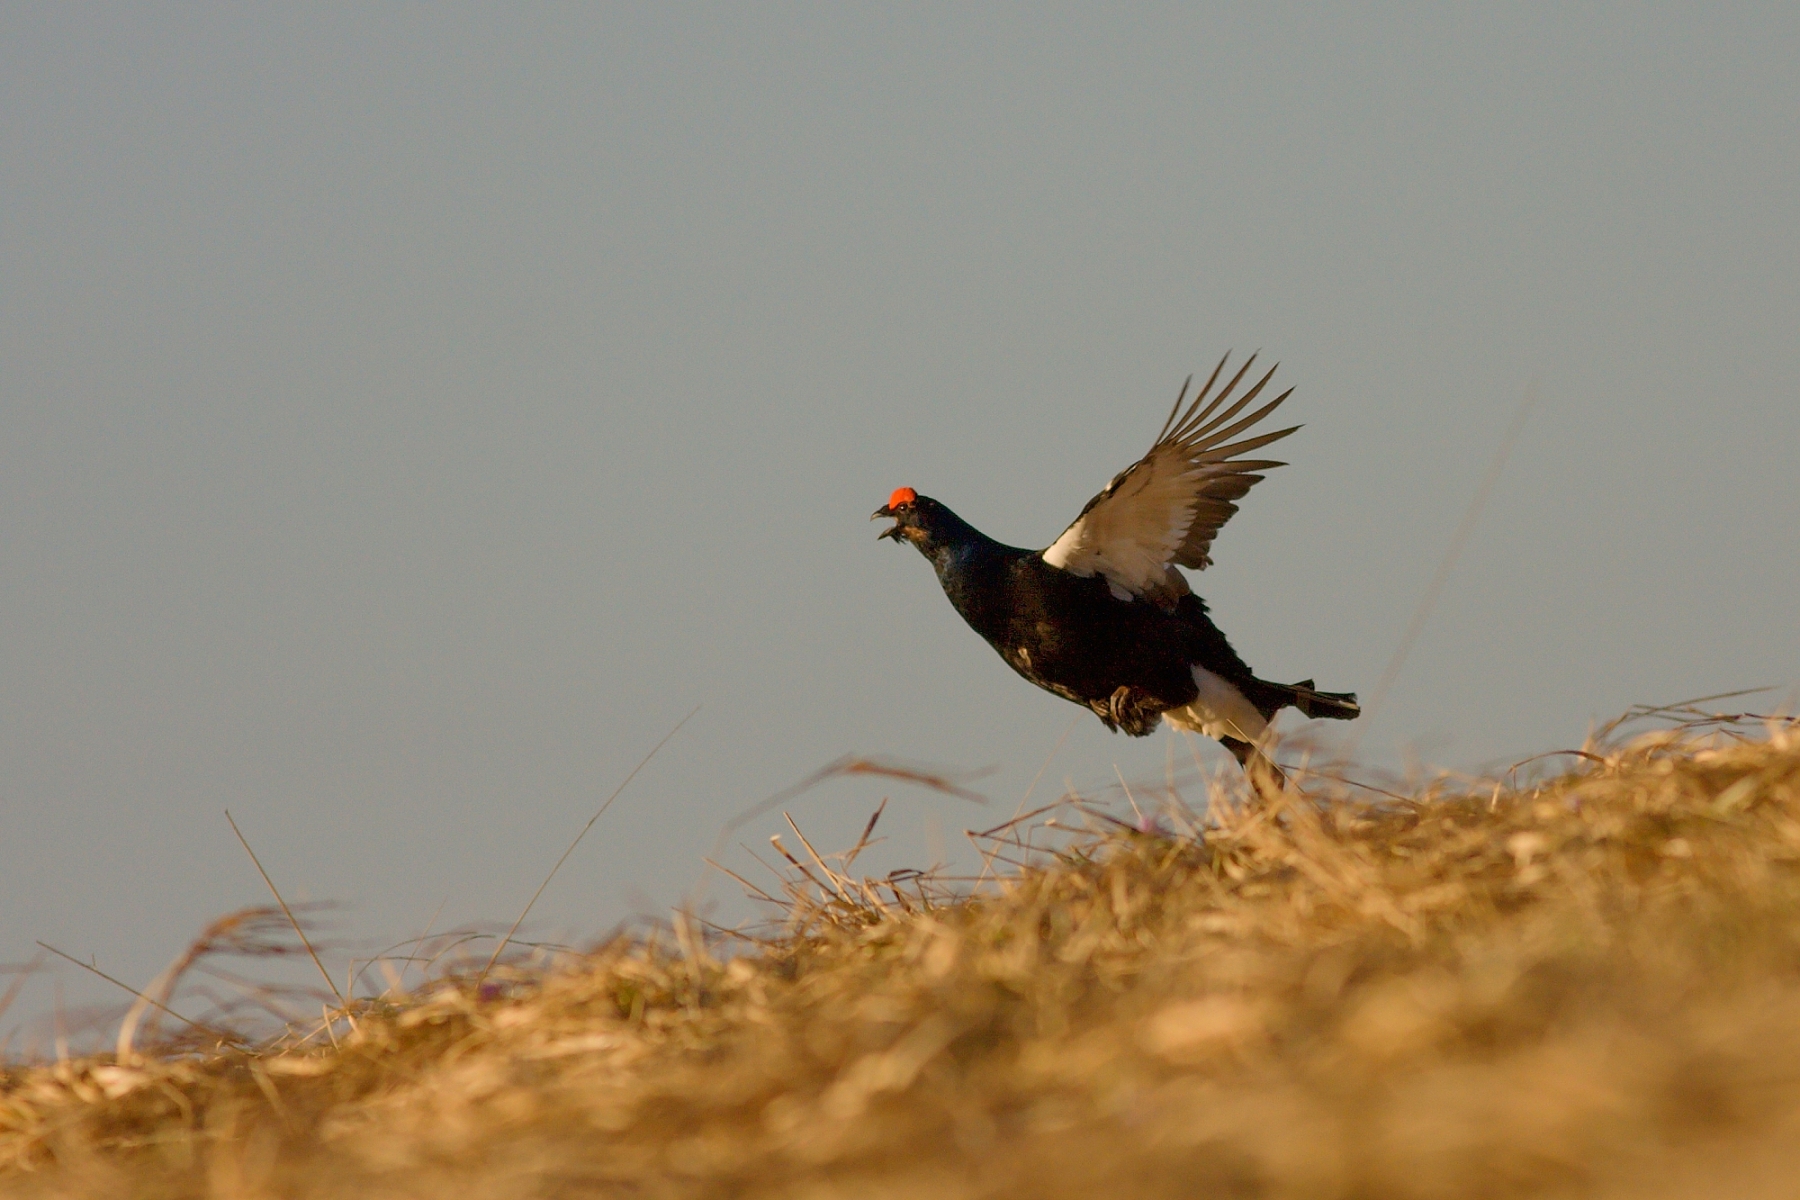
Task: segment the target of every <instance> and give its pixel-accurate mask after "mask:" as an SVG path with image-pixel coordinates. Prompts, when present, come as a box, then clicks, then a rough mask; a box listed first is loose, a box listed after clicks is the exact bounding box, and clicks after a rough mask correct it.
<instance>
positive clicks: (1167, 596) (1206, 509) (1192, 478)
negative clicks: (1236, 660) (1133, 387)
mask: <svg viewBox="0 0 1800 1200" xmlns="http://www.w3.org/2000/svg"><path fill="white" fill-rule="evenodd" d="M1255 361H1256V356H1255V355H1251V356H1250V359H1249V361H1248V362H1246V363H1245V364H1244V365H1243V366H1242V367H1240V368H1239V369H1238V373H1237V374H1236V375H1235V376H1233V377H1232V379H1231V382H1229V383H1227V384H1226V385H1225V388H1224V390H1223V391H1221V392H1220V393H1219V394H1218V395H1217V396H1214V397H1213V398H1212V400H1211V403H1206V406H1205V408H1204V409H1203V408H1202V407H1201V405H1202V404H1203V403H1205V402H1206V401H1207V397H1208V395H1209V393H1211V391H1212V387H1213V384H1214V383H1216V382H1217V381H1218V378H1219V374H1220V372H1221V371H1223V370H1224V367H1225V361H1224V360H1223V359H1221V360H1220V361H1219V365H1218V366H1217V367H1215V368H1214V369H1213V373H1212V377H1211V378H1210V379H1208V380H1207V381H1206V386H1204V387H1202V388H1201V389H1200V391H1199V393H1198V394H1197V395H1196V396H1195V397H1194V399H1193V402H1192V403H1191V404H1189V405H1188V406H1187V410H1186V411H1185V412H1183V411H1182V405H1183V403H1184V402H1186V400H1187V385H1186V384H1183V385H1182V390H1181V395H1180V396H1179V397H1177V398H1176V401H1175V408H1174V410H1173V411H1172V412H1170V414H1169V419H1168V420H1167V421H1166V422H1164V424H1163V431H1162V433H1161V434H1160V435H1158V437H1157V439H1156V444H1155V445H1153V446H1151V447H1150V452H1149V453H1148V454H1146V455H1144V457H1143V458H1141V459H1139V460H1138V461H1137V462H1136V463H1134V464H1133V465H1132V466H1130V467H1129V468H1127V469H1126V470H1124V471H1122V472H1120V473H1119V474H1118V475H1117V476H1115V477H1114V478H1113V481H1112V482H1111V483H1109V484H1107V485H1106V490H1105V491H1103V492H1101V493H1100V494H1099V495H1098V496H1095V497H1094V498H1093V499H1092V500H1090V501H1088V506H1087V507H1086V508H1085V509H1083V510H1082V513H1081V515H1080V516H1079V517H1077V518H1076V519H1075V523H1074V524H1073V525H1070V526H1069V527H1068V528H1067V529H1066V530H1064V531H1063V534H1062V536H1061V537H1059V538H1057V539H1056V541H1055V542H1053V543H1051V545H1050V546H1049V548H1048V549H1046V550H1045V551H1044V552H1043V558H1044V561H1045V562H1046V563H1048V564H1050V565H1051V566H1053V567H1058V568H1060V569H1062V570H1064V571H1067V572H1069V573H1070V574H1071V575H1080V576H1083V577H1084V578H1085V577H1088V576H1092V575H1101V576H1104V577H1105V579H1106V581H1107V583H1108V584H1109V585H1110V586H1111V590H1112V592H1113V594H1114V595H1115V596H1118V595H1119V593H1120V591H1124V592H1125V593H1126V594H1127V595H1126V596H1120V597H1119V598H1120V599H1126V598H1129V597H1137V596H1148V597H1150V598H1151V599H1153V600H1156V601H1157V602H1158V603H1161V604H1166V605H1172V604H1174V602H1175V601H1176V600H1178V599H1179V598H1180V597H1181V596H1182V595H1183V594H1184V593H1186V591H1187V582H1186V580H1184V579H1183V578H1182V576H1181V573H1180V572H1179V571H1177V570H1175V567H1176V566H1177V565H1179V566H1184V567H1192V568H1194V569H1196V570H1199V569H1203V568H1205V567H1206V566H1207V564H1208V563H1210V562H1211V561H1212V559H1211V557H1210V556H1209V554H1208V551H1209V550H1211V548H1212V540H1213V536H1214V535H1215V534H1217V533H1218V531H1219V528H1220V526H1222V525H1224V524H1225V522H1226V521H1228V520H1230V519H1231V515H1232V514H1233V513H1235V512H1236V511H1237V505H1236V504H1233V503H1232V501H1234V500H1238V499H1240V498H1242V497H1243V495H1244V493H1245V492H1248V491H1249V490H1250V488H1251V486H1252V485H1253V484H1255V483H1257V482H1258V481H1259V480H1261V479H1262V476H1261V475H1258V474H1255V473H1254V472H1256V471H1264V470H1269V469H1270V468H1273V467H1279V466H1281V465H1282V464H1281V463H1278V462H1267V461H1252V460H1247V459H1237V458H1234V456H1235V455H1238V454H1245V453H1248V452H1249V451H1251V450H1255V449H1257V448H1259V447H1261V446H1266V445H1268V444H1269V443H1270V442H1272V441H1275V440H1276V439H1277V438H1283V437H1286V436H1287V435H1288V434H1290V433H1292V432H1294V430H1295V429H1298V428H1299V426H1298V425H1296V426H1294V427H1292V428H1289V429H1282V430H1278V431H1276V432H1274V433H1265V434H1260V435H1258V436H1256V437H1251V438H1245V439H1244V440H1243V441H1241V442H1232V441H1231V439H1232V438H1234V437H1236V436H1237V435H1238V434H1240V433H1242V432H1244V430H1246V429H1248V428H1250V426H1252V425H1254V424H1256V422H1258V421H1260V420H1262V419H1263V418H1264V417H1266V416H1268V415H1269V413H1271V412H1273V411H1274V410H1275V408H1276V406H1277V405H1279V404H1280V403H1281V402H1282V401H1283V400H1286V399H1287V398H1288V396H1289V395H1290V394H1291V393H1292V389H1289V391H1287V392H1283V393H1282V394H1281V395H1279V396H1277V397H1276V398H1275V399H1274V400H1272V401H1270V402H1269V403H1268V404H1265V405H1263V406H1262V407H1261V408H1259V409H1257V410H1256V411H1255V412H1253V413H1251V414H1250V415H1249V416H1247V417H1243V418H1241V419H1238V420H1235V421H1234V420H1233V418H1234V417H1237V415H1238V413H1240V412H1242V411H1243V410H1244V408H1245V407H1246V406H1247V405H1248V404H1249V403H1250V402H1251V401H1252V400H1254V399H1256V397H1257V395H1258V394H1259V393H1260V392H1261V391H1262V390H1263V388H1264V386H1266V385H1267V384H1268V382H1269V379H1270V378H1271V377H1272V376H1273V375H1274V374H1275V372H1274V371H1273V370H1270V371H1269V373H1268V374H1266V375H1264V376H1263V377H1262V379H1260V380H1259V381H1257V383H1256V384H1255V386H1253V387H1252V388H1250V390H1249V391H1247V392H1245V393H1244V394H1243V395H1242V396H1241V397H1239V398H1238V399H1237V400H1236V401H1233V402H1231V403H1229V404H1228V405H1227V402H1228V401H1230V400H1231V394H1232V392H1233V391H1235V390H1236V388H1237V385H1238V383H1239V382H1240V381H1241V380H1242V379H1243V378H1244V375H1245V373H1246V372H1248V371H1249V370H1250V366H1251V364H1252V363H1254V362H1255ZM1190 382H1191V381H1190ZM1221 406H1226V407H1225V408H1224V411H1222V412H1221V411H1219V409H1220V407H1221Z"/></svg>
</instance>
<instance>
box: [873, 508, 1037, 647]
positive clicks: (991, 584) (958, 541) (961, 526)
mask: <svg viewBox="0 0 1800 1200" xmlns="http://www.w3.org/2000/svg"><path fill="white" fill-rule="evenodd" d="M898 519H899V522H900V531H899V532H900V536H902V537H904V538H905V539H906V540H907V541H909V542H911V543H912V544H913V545H914V546H916V547H918V549H919V553H920V554H923V555H924V556H925V557H926V559H927V560H928V561H929V562H930V563H931V566H932V569H933V570H935V571H936V572H937V577H938V582H939V583H940V584H942V585H943V587H944V594H945V595H946V596H948V597H949V598H950V603H951V604H953V605H955V606H956V610H957V611H958V612H960V613H961V614H962V615H963V617H964V618H965V619H966V620H967V621H968V622H969V624H971V625H973V626H974V627H975V628H976V629H977V630H979V631H981V632H983V633H986V632H987V631H988V629H990V628H991V627H992V622H993V621H994V619H996V618H997V617H998V615H999V614H997V613H992V612H989V611H988V610H989V609H990V608H993V607H994V604H995V602H996V601H997V600H998V599H999V598H1000V592H999V590H998V589H997V587H996V585H997V583H998V577H999V576H1001V575H1003V574H1004V573H1005V571H1006V568H1007V567H1008V566H1009V565H1010V564H1012V563H1015V562H1017V561H1018V560H1019V559H1021V558H1023V557H1025V556H1026V555H1028V554H1029V553H1030V551H1028V550H1021V549H1019V548H1018V547H1016V546H1008V545H1006V544H1004V543H1002V542H997V541H995V540H994V539H993V538H991V537H989V536H988V535H987V534H985V533H983V532H981V530H979V529H977V528H975V527H974V526H973V525H971V524H969V523H968V522H967V521H965V520H963V519H962V518H961V517H959V516H957V515H956V514H955V513H954V512H951V511H950V509H948V508H946V507H945V506H944V505H942V504H940V503H938V502H937V501H936V500H933V499H932V498H931V497H930V496H920V497H919V498H918V499H917V500H916V501H914V502H913V505H912V508H911V510H910V511H909V512H907V513H905V514H903V515H900V516H899V518H898Z"/></svg>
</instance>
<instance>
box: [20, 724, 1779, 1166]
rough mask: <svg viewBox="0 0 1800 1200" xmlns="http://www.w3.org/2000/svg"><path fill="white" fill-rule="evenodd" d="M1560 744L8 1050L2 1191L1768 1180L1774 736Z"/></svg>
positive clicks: (819, 867) (1775, 956)
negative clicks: (956, 883) (1415, 781)
mask: <svg viewBox="0 0 1800 1200" xmlns="http://www.w3.org/2000/svg"><path fill="white" fill-rule="evenodd" d="M1586 753H1587V757H1583V758H1579V759H1577V760H1576V761H1577V762H1578V766H1577V768H1576V770H1574V771H1573V772H1572V773H1570V774H1566V775H1562V776H1559V777H1556V778H1552V779H1548V780H1546V781H1544V782H1542V783H1539V784H1536V785H1530V786H1519V787H1516V788H1513V787H1505V786H1500V785H1499V784H1496V783H1493V782H1488V783H1485V784H1480V785H1474V784H1465V785H1461V786H1458V785H1454V784H1452V783H1449V782H1440V783H1439V784H1437V785H1434V786H1432V787H1429V788H1427V789H1425V790H1424V791H1422V792H1421V793H1420V794H1418V795H1414V796H1409V797H1406V798H1404V799H1384V798H1381V797H1376V802H1370V801H1369V800H1368V798H1367V797H1368V795H1369V794H1368V793H1366V792H1356V791H1352V790H1350V789H1348V788H1344V787H1340V786H1336V785H1331V784H1329V783H1322V782H1320V781H1318V780H1314V781H1313V782H1312V783H1311V784H1309V791H1311V792H1312V796H1311V798H1310V799H1303V798H1301V797H1299V796H1297V795H1292V796H1290V797H1289V798H1288V799H1287V800H1286V801H1285V802H1284V803H1282V804H1281V805H1279V806H1274V807H1271V806H1265V805H1260V804H1257V805H1244V806H1241V807H1232V806H1228V805H1215V811H1214V812H1213V813H1212V815H1211V818H1210V820H1211V824H1209V825H1208V827H1207V828H1206V829H1205V830H1204V836H1194V835H1193V834H1191V833H1188V832H1184V831H1181V830H1179V829H1178V830H1177V831H1176V832H1173V833H1168V834H1162V833H1153V834H1138V833H1133V832H1128V831H1124V830H1115V831H1114V832H1111V833H1105V834H1093V835H1090V836H1083V837H1076V838H1074V839H1073V840H1072V841H1071V842H1069V843H1068V844H1066V845H1065V846H1064V847H1063V850H1062V852H1061V854H1060V855H1059V856H1058V857H1055V858H1050V859H1043V858H1040V859H1039V860H1037V861H1033V862H1029V863H1027V864H1025V865H1024V866H1023V867H1011V868H1007V869H1006V870H1005V871H1004V872H1003V873H1002V874H1001V875H1000V876H999V879H998V890H997V891H994V892H992V893H990V894H984V895H982V896H980V897H978V898H974V899H969V898H966V897H965V898H962V899H957V898H955V897H952V896H949V895H947V894H939V893H941V892H943V889H942V888H941V887H940V888H939V889H938V892H934V890H933V888H932V886H931V885H930V882H929V881H927V880H922V879H913V880H910V881H908V880H904V879H896V880H885V881H866V880H861V879H856V878H853V876H852V874H851V870H850V868H849V867H848V866H847V865H845V864H844V862H843V860H841V859H839V860H834V859H829V858H824V857H820V856H817V855H814V854H813V853H812V852H811V850H810V848H809V847H806V846H804V845H803V844H802V845H800V846H798V847H796V848H795V849H794V853H793V857H792V862H793V864H794V867H793V868H792V869H791V871H792V874H791V876H790V892H789V894H788V895H787V896H786V897H785V898H784V899H785V901H786V903H787V905H788V907H787V919H788V922H789V924H788V926H787V927H786V928H785V929H784V930H783V931H781V932H780V933H779V934H778V935H774V936H770V937H769V938H767V939H766V940H763V941H761V942H759V943H758V944H756V945H754V946H752V947H750V948H749V949H748V950H747V951H740V952H738V953H736V954H734V955H727V954H725V953H724V952H723V951H724V948H725V945H726V942H725V940H724V939H722V938H720V937H719V936H718V935H716V934H711V935H709V934H706V933H705V932H704V931H703V930H702V928H701V927H700V926H699V925H698V924H697V923H695V922H691V921H685V920H678V921H677V922H676V923H675V925H674V927H673V928H672V930H669V931H666V932H665V933H663V934H661V935H658V936H654V937H650V938H639V939H621V940H619V941H616V942H614V943H612V944H609V945H605V946H601V947H598V948H596V949H595V950H593V951H592V952H591V953H590V954H589V955H587V956H585V957H583V958H580V959H579V960H569V961H572V962H575V963H576V964H577V965H575V966H564V967H563V968H561V969H556V970H539V971H536V972H531V971H526V970H524V969H522V968H519V967H516V966H515V967H511V968H509V967H507V966H505V965H504V964H503V965H502V966H500V967H498V968H496V969H495V971H494V972H493V974H492V975H491V976H489V977H488V979H487V980H486V982H485V983H484V984H480V985H477V983H476V981H475V980H474V978H473V977H470V978H466V979H460V980H459V979H456V978H450V979H441V980H439V981H437V982H435V983H434V984H432V985H430V986H429V987H428V988H425V989H422V990H420V991H419V992H418V993H417V994H413V995H407V996H399V995H395V996H391V997H390V998H389V1000H388V1001H386V1002H382V1001H358V1002H356V1004H355V1007H354V1008H353V1009H352V1010H351V1012H349V1013H340V1014H338V1017H339V1019H338V1020H337V1021H335V1022H334V1023H332V1025H331V1026H330V1027H329V1028H323V1027H321V1028H318V1029H315V1030H314V1031H312V1036H310V1037H308V1036H307V1032H308V1031H306V1030H301V1029H296V1030H294V1031H293V1032H291V1033H290V1034H288V1035H286V1036H285V1037H283V1038H280V1039H277V1040H274V1041H271V1042H265V1043H261V1044H258V1045H255V1046H251V1047H243V1046H238V1047H231V1046H224V1047H222V1048H218V1049H215V1050H212V1051H209V1052H206V1053H193V1052H188V1053H176V1052H174V1051H164V1052H159V1053H156V1054H153V1055H149V1056H145V1055H144V1054H143V1053H142V1052H140V1051H134V1052H133V1053H132V1055H131V1056H129V1057H128V1059H127V1060H125V1061H114V1060H113V1059H112V1058H110V1057H109V1058H90V1059H83V1060H71V1061H67V1062H63V1063H59V1064H51V1065H42V1066H34V1067H30V1068H21V1069H14V1070H12V1071H10V1072H9V1073H8V1074H7V1075H6V1076H5V1077H4V1083H3V1085H0V1193H3V1194H5V1195H8V1196H26V1197H30V1196H65V1195H82V1196H93V1197H107V1196H121V1197H126V1196H129V1197H163V1196H170V1197H174V1196H215V1195H216V1196H292V1197H313V1196H321V1197H322V1196H334V1197H335V1196H346V1195H356V1196H369V1197H379V1196H408V1197H411V1196H419V1197H427V1196H430V1197H438V1196H444V1195H456V1196H458V1197H463V1198H466V1200H476V1198H479V1197H520V1196H562V1195H584V1196H585V1195H615V1194H616V1195H630V1196H642V1197H659V1196H771V1197H773V1196H780V1197H795V1196H801V1197H806V1196H821V1197H823V1196H856V1197H881V1196H918V1195H928V1196H931V1197H933V1198H934V1200H952V1198H955V1197H963V1196H969V1197H975V1196H995V1197H1000V1196H1021V1197H1026V1196H1029V1197H1049V1196H1064V1195H1067V1196H1077V1195H1080V1196H1089V1195H1125V1196H1170V1197H1175V1196H1181V1197H1190V1196H1300V1197H1309V1198H1312V1197H1318V1198H1328V1197H1414V1196H1417V1197H1428V1196H1430V1197H1437V1196H1474V1197H1500V1196H1513V1195H1527V1194H1529V1195H1616V1196H1632V1197H1660V1196H1670V1197H1673V1196H1708V1197H1713V1196H1734V1197H1755V1196H1764V1195H1767V1196H1787V1195H1791V1194H1793V1193H1794V1191H1795V1190H1796V1186H1797V1185H1796V1183H1795V1181H1796V1180H1800V731H1796V730H1795V729H1794V728H1793V727H1792V726H1791V725H1787V726H1782V725H1772V726H1770V727H1769V728H1768V729H1767V731H1766V732H1765V733H1763V734H1761V735H1759V736H1757V737H1754V738H1744V737H1738V736H1733V735H1732V734H1731V733H1730V731H1729V730H1727V731H1724V732H1721V731H1720V730H1718V729H1712V730H1710V731H1709V730H1708V729H1706V728H1701V727H1690V728H1686V729H1682V730H1665V731H1663V732H1659V733H1653V734H1650V735H1646V736H1643V737H1639V738H1637V739H1635V740H1631V741H1627V742H1623V743H1622V744H1617V745H1604V744H1600V743H1595V744H1591V745H1590V747H1589V749H1588V751H1587V752H1586ZM795 832H796V833H798V831H797V830H796V831H795ZM990 845H991V847H992V848H994V849H996V850H1000V851H1003V852H1005V853H1003V855H1002V858H1005V857H1010V856H1011V855H1010V851H1007V847H1009V846H1015V845H1016V839H1011V838H1010V831H1007V832H1003V833H1001V834H997V835H996V836H995V839H994V840H993V841H992V842H991V843H990ZM846 857H853V856H846ZM834 863H837V864H838V865H833V864H834Z"/></svg>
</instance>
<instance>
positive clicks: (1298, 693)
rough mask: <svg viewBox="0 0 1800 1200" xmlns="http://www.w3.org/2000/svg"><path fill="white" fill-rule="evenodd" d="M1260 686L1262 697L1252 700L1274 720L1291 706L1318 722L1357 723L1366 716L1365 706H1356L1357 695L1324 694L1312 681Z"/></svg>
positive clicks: (1347, 693) (1303, 680) (1259, 681)
mask: <svg viewBox="0 0 1800 1200" xmlns="http://www.w3.org/2000/svg"><path fill="white" fill-rule="evenodd" d="M1256 683H1257V684H1258V685H1259V687H1258V691H1259V693H1260V694H1259V695H1257V696H1255V697H1253V698H1252V699H1253V701H1254V702H1255V704H1256V706H1257V707H1258V708H1264V709H1265V711H1266V712H1267V713H1268V714H1269V715H1270V716H1273V715H1274V713H1275V710H1276V709H1278V708H1287V707H1290V706H1291V707H1294V708H1297V709H1299V710H1300V712H1301V714H1302V715H1303V716H1306V717H1308V718H1312V719H1315V720H1316V719H1319V718H1325V719H1327V720H1332V721H1354V720H1355V719H1356V718H1358V717H1360V716H1362V706H1361V705H1359V704H1358V703H1357V702H1356V693H1355V692H1321V691H1320V690H1319V689H1318V688H1317V687H1315V686H1314V685H1313V681H1312V680H1310V679H1302V680H1301V681H1300V682H1299V683H1269V682H1268V681H1267V680H1263V679H1258V680H1257V681H1256ZM1265 706H1266V708H1265Z"/></svg>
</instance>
